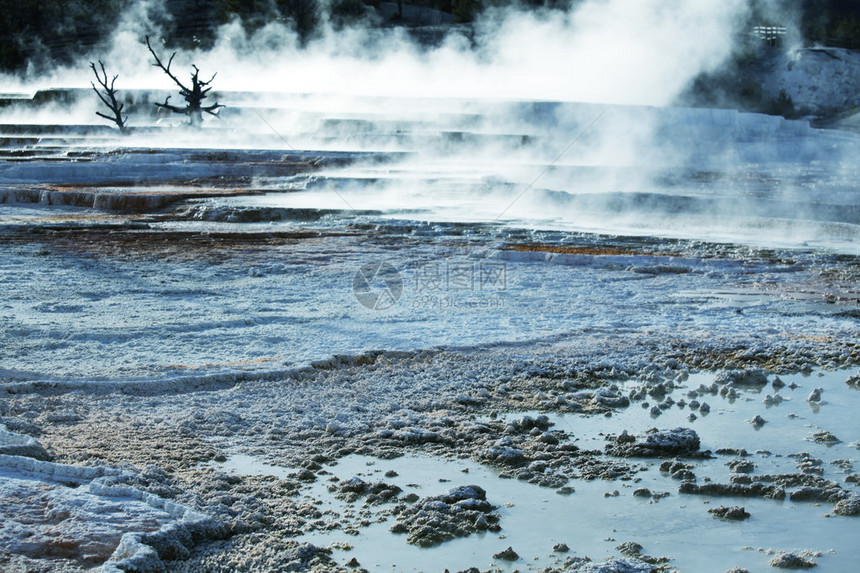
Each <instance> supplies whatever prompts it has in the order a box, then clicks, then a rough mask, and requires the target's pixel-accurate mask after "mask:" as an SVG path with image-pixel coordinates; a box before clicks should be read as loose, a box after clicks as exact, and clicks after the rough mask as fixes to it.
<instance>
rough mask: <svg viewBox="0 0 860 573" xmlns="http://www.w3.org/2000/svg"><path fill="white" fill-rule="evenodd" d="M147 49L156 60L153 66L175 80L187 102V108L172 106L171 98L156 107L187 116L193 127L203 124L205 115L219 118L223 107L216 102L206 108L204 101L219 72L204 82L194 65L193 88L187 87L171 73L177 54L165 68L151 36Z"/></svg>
mask: <svg viewBox="0 0 860 573" xmlns="http://www.w3.org/2000/svg"><path fill="white" fill-rule="evenodd" d="M146 47H147V48H148V49H149V53H150V54H152V57H153V58H155V63H154V64H152V65H153V66H155V67H157V68H160V69H161V71H163V72H164V73H165V74H167V76H168V77H169V78H170V79H171V80H173V83H175V84H176V85H177V86H179V95H181V96H182V97H183V98H184V99H185V101H186V102H187V104H186V106H185V107H184V108H183V107H178V106H175V105H170V104H169V103H168V102H169V100H170V96H168V97H167V99H165V100H164V103H156V104H155V105H156V107H158V108H161V109H166V110H169V111H172V112H173V113H180V114H184V115H187V116H188V117H189V119H190V121H191V125H195V126H199V125H200V124H201V123H202V122H203V113H208V114H210V115H214V116H215V117H218V112H217V111H218V110H219V109H220V108H222V107H224V106H223V105H221V104H219V103H218V102H215V103H214V104H212V105H209V106H204V105H203V100H204V99H206V98H207V97H208V94H209V92H210V91H211V90H212V88H211V87H210V86H209V85H210V84H211V83H212V81H213V80H214V79H215V76H217V75H218V74H217V72H216V73H214V74H212V77H211V78H209V81H202V80H201V79H200V69H199V68H198V67H197V66H196V65H194V64H192V65H191V67H192V69H193V70H194V72H193V73H192V74H191V87H190V88H189V87H187V86H186V85H185V84H183V83H182V82H181V81H179V78H177V77H176V76H175V75H174V74H173V72H171V71H170V66H171V64H172V63H173V58H174V57H175V56H176V52H173V54H172V55H171V56H170V59H169V60H168V61H167V65H166V66H165V65H164V63H163V62H162V60H161V58H159V57H158V54H157V53H156V51H155V50H154V49H153V47H152V43H151V42H150V41H149V36H146Z"/></svg>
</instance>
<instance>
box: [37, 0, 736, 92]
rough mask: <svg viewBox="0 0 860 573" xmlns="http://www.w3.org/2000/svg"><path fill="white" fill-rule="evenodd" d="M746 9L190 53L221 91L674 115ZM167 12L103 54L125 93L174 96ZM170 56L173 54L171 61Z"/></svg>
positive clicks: (235, 37) (604, 16)
mask: <svg viewBox="0 0 860 573" xmlns="http://www.w3.org/2000/svg"><path fill="white" fill-rule="evenodd" d="M746 5H747V3H746V2H744V1H743V0H706V1H697V2H687V1H683V0H590V1H587V2H585V3H582V4H580V5H578V7H577V8H576V9H575V10H573V11H571V12H562V11H538V12H527V11H521V10H513V9H509V10H504V11H496V12H490V13H488V14H486V15H485V16H484V18H483V19H482V21H481V22H479V23H478V25H477V30H476V36H475V38H474V43H473V45H470V42H469V41H467V40H466V39H465V38H463V37H461V36H458V35H452V36H451V37H449V38H448V40H447V41H446V42H444V43H443V45H441V46H439V47H436V48H432V49H424V48H422V47H419V46H417V45H416V44H415V43H414V42H413V41H412V40H410V39H409V38H408V37H406V35H405V34H404V33H398V32H394V31H387V32H385V33H383V32H380V31H378V30H376V31H373V30H367V29H364V28H360V27H357V28H348V29H345V30H338V31H336V30H334V29H333V28H331V27H330V26H327V27H325V29H324V31H323V33H322V34H321V37H320V38H318V39H317V40H315V41H313V42H311V43H310V45H308V46H306V47H300V44H299V42H298V40H297V37H296V35H295V34H294V33H293V32H292V31H291V30H289V29H288V28H286V27H285V26H283V25H281V24H278V23H271V24H269V25H267V26H265V27H263V28H262V29H260V30H258V31H257V32H255V33H254V34H252V35H249V34H248V33H246V31H245V30H244V29H243V28H242V26H241V24H240V23H239V22H238V21H234V22H231V23H229V24H226V25H224V26H222V27H221V28H220V30H219V33H218V39H217V41H216V44H215V46H214V48H213V49H212V50H209V51H207V52H205V53H180V54H179V55H178V56H177V60H176V64H175V65H176V66H177V69H184V67H187V66H188V65H190V64H191V63H196V64H197V65H198V66H199V67H200V68H201V70H203V71H204V72H208V73H214V72H216V71H217V72H218V81H217V85H216V89H219V90H223V91H232V90H240V91H248V90H251V91H278V92H294V93H330V94H350V95H389V96H421V97H460V98H498V99H532V100H560V101H588V102H601V103H616V104H618V103H623V104H644V105H666V104H668V103H669V102H671V101H672V99H673V98H674V97H675V96H676V95H677V94H678V93H679V92H680V91H681V90H683V89H684V87H685V86H686V85H687V84H688V83H689V81H690V80H691V79H692V78H693V77H695V76H696V75H697V74H698V73H700V72H702V71H707V70H711V69H713V68H715V67H717V66H719V65H720V64H721V63H722V62H723V61H724V60H725V59H726V58H727V57H728V56H729V55H730V54H731V53H732V49H733V42H734V38H735V35H736V33H737V32H738V31H739V30H740V26H742V25H743V23H744V22H745V18H746V16H747V7H746ZM164 19H165V15H164V12H163V9H162V7H161V3H160V2H159V1H157V0H144V1H141V2H138V3H136V4H134V5H133V8H132V9H130V10H129V11H128V12H127V13H126V14H125V15H124V17H123V19H122V21H121V22H120V24H119V25H118V27H117V31H116V33H115V34H114V36H113V40H112V47H111V49H109V50H107V51H106V52H105V53H95V54H93V55H92V59H102V60H104V61H105V63H106V64H107V65H108V67H109V69H110V70H112V73H116V74H119V75H120V80H119V82H120V84H121V85H123V86H125V87H126V88H132V87H133V88H154V87H165V88H169V87H171V86H170V84H169V80H168V79H167V78H166V77H164V76H163V74H161V73H160V72H159V71H158V70H155V69H153V68H151V67H150V66H149V63H150V59H151V58H150V56H149V54H148V53H147V51H146V47H145V46H144V45H143V43H142V41H143V37H144V36H145V35H146V34H150V35H152V36H153V37H157V36H158V35H159V34H158V25H157V22H159V21H164ZM165 51H167V50H166V49H165ZM86 64H87V62H81V65H80V66H79V68H77V69H70V70H61V71H58V73H57V75H56V76H54V77H52V78H49V79H48V80H49V81H50V82H51V83H52V85H54V86H56V85H70V86H78V87H81V86H86V85H87V84H88V83H89V77H88V70H87V69H86Z"/></svg>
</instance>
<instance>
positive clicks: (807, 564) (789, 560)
mask: <svg viewBox="0 0 860 573" xmlns="http://www.w3.org/2000/svg"><path fill="white" fill-rule="evenodd" d="M768 565H770V566H771V567H778V568H780V569H811V568H812V567H815V566H816V565H817V563H815V561H813V560H812V559H810V558H809V557H805V556H802V555H798V554H796V553H778V554H777V555H776V556H775V557H774V558H773V559H771V560H770V561H768Z"/></svg>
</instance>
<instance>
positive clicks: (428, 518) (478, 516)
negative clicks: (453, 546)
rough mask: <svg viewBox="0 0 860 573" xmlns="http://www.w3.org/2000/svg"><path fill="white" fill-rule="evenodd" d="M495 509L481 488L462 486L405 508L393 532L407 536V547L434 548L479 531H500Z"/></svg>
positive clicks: (399, 515) (393, 527) (399, 514)
mask: <svg viewBox="0 0 860 573" xmlns="http://www.w3.org/2000/svg"><path fill="white" fill-rule="evenodd" d="M496 509H497V508H496V506H494V505H493V504H491V503H490V502H488V501H487V493H486V492H485V491H484V490H483V489H482V488H480V487H478V486H476V485H467V486H460V487H456V488H452V489H450V490H449V491H448V492H447V493H444V494H442V495H438V496H432V497H428V498H424V499H421V500H418V501H417V502H415V503H414V504H412V505H411V506H409V507H406V508H403V509H402V510H401V511H399V513H398V515H397V521H396V522H395V524H394V525H392V526H391V531H392V533H406V541H407V542H408V543H412V544H414V545H418V546H420V547H431V546H433V545H438V544H439V543H443V542H445V541H448V540H451V539H455V538H457V537H467V536H469V535H471V534H473V533H476V532H479V531H487V530H489V531H499V530H500V529H501V527H500V525H499V515H498V514H497V513H496V512H495V510H496Z"/></svg>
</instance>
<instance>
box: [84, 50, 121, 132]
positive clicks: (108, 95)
mask: <svg viewBox="0 0 860 573" xmlns="http://www.w3.org/2000/svg"><path fill="white" fill-rule="evenodd" d="M99 66H101V73H99V70H98V68H96V65H95V63H94V62H90V68H91V69H92V70H93V73H94V74H95V75H96V81H97V82H98V83H99V86H101V89H99V88H97V87H96V84H94V83H93V82H90V85H91V86H93V91H94V92H96V95H97V96H99V99H100V100H102V103H103V104H105V105H106V106H107V107H108V109H109V110H110V111H111V112H112V113H113V115H112V116H111V115H107V114H104V113H102V112H100V111H97V112H96V115H97V116H99V117H103V118H105V119H106V120H108V121H112V122H114V123H115V124H116V125H117V127H119V130H120V132H122V133H124V134H126V133H128V125H127V123H126V122H127V121H128V116H125V117H123V115H122V108H123V107H125V104H123V103H120V102H119V101H117V99H116V88H115V87H114V85H115V84H116V79H117V78H118V77H119V76H118V75H116V76H114V77H113V79H112V80H111V81H110V83H108V76H107V71H105V65H104V63H102V61H101V60H99Z"/></svg>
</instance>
